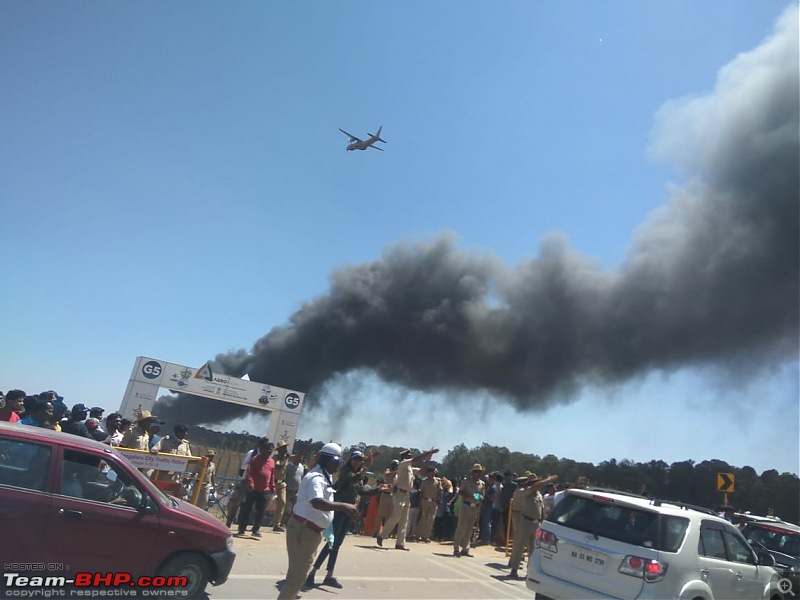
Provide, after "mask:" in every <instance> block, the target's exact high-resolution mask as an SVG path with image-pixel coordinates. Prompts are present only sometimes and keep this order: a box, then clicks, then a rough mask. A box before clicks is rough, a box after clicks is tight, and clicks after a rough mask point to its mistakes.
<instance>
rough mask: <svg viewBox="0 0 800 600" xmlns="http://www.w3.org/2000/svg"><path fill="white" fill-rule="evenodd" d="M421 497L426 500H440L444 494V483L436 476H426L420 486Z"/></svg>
mask: <svg viewBox="0 0 800 600" xmlns="http://www.w3.org/2000/svg"><path fill="white" fill-rule="evenodd" d="M419 494H420V497H421V498H422V499H423V500H424V501H431V500H434V501H436V500H438V499H439V497H440V496H441V495H442V484H441V481H439V479H438V478H436V477H426V478H425V479H423V480H422V485H421V486H420V488H419Z"/></svg>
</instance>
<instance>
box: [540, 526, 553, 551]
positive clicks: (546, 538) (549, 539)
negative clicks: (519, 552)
mask: <svg viewBox="0 0 800 600" xmlns="http://www.w3.org/2000/svg"><path fill="white" fill-rule="evenodd" d="M556 542H558V538H557V537H556V535H555V534H554V533H553V532H552V531H547V530H546V529H542V528H541V527H540V528H539V529H537V530H536V542H535V544H536V547H537V548H544V549H545V550H549V551H550V552H558V544H556Z"/></svg>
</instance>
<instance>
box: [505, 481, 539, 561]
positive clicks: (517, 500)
mask: <svg viewBox="0 0 800 600" xmlns="http://www.w3.org/2000/svg"><path fill="white" fill-rule="evenodd" d="M531 475H533V473H531V472H530V471H525V472H524V473H523V474H522V476H521V477H517V478H516V479H515V480H514V482H515V483H516V484H517V489H516V490H514V495H513V496H512V497H511V506H510V511H511V540H518V539H520V537H519V524H520V521H522V505H523V503H524V501H525V500H524V498H525V486H526V484H527V483H528V477H530V476H531ZM508 566H509V567H510V566H511V561H510V560H509V561H508Z"/></svg>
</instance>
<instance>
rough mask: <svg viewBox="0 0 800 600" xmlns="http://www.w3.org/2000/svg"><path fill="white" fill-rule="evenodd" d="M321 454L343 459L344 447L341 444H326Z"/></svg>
mask: <svg viewBox="0 0 800 600" xmlns="http://www.w3.org/2000/svg"><path fill="white" fill-rule="evenodd" d="M319 453H320V454H327V455H328V456H335V457H337V458H341V457H342V447H341V446H340V445H339V444H334V443H333V442H331V443H330V444H325V445H324V446H323V447H322V449H321V450H320V451H319Z"/></svg>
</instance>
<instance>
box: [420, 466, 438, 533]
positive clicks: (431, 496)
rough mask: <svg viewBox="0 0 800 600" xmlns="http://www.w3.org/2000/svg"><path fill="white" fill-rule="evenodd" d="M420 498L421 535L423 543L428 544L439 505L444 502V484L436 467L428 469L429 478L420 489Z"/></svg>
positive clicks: (424, 480) (426, 478) (423, 481)
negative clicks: (437, 473) (437, 474)
mask: <svg viewBox="0 0 800 600" xmlns="http://www.w3.org/2000/svg"><path fill="white" fill-rule="evenodd" d="M419 498H420V505H421V509H420V512H421V515H420V519H419V533H420V537H421V538H422V541H423V542H425V543H428V542H430V541H431V533H432V531H433V520H434V519H435V518H436V511H437V510H439V504H440V503H441V501H442V483H441V481H440V480H439V478H438V477H436V468H435V467H428V474H427V477H425V479H423V480H422V485H421V486H420V489H419Z"/></svg>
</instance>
